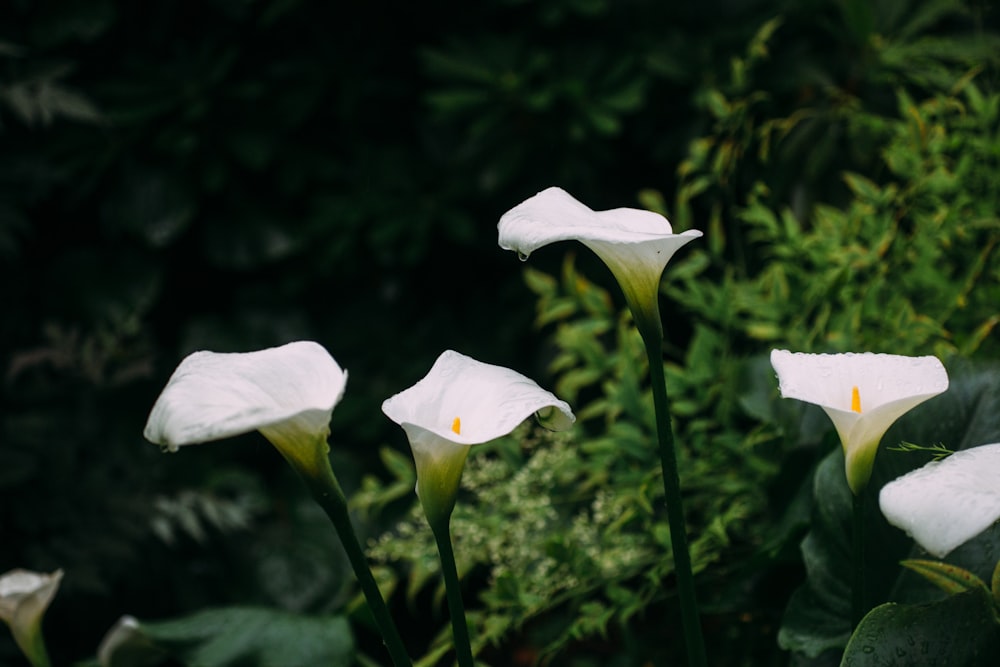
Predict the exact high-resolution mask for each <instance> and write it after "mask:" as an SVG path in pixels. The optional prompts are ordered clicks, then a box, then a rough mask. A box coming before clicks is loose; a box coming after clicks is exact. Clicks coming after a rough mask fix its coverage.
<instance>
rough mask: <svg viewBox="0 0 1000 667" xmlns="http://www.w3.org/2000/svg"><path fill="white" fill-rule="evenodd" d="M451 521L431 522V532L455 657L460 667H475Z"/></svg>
mask: <svg viewBox="0 0 1000 667" xmlns="http://www.w3.org/2000/svg"><path fill="white" fill-rule="evenodd" d="M449 522H450V521H449V519H448V518H447V517H445V518H444V519H441V520H438V521H434V522H431V532H433V533H434V539H435V540H436V541H437V547H438V555H439V556H440V557H441V574H442V576H443V577H444V588H445V592H446V593H447V595H448V613H449V614H450V615H451V633H452V636H453V637H454V640H455V657H456V658H457V659H458V664H459V667H473V665H474V661H473V659H472V644H471V642H470V641H469V626H468V624H467V622H466V620H465V605H464V604H463V603H462V588H461V586H460V584H459V581H458V568H457V567H456V566H455V552H454V551H453V550H452V546H451V530H450V528H449Z"/></svg>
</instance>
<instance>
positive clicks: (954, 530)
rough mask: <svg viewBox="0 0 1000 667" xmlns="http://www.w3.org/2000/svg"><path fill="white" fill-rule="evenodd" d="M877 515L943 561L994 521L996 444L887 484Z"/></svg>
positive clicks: (997, 509) (999, 486)
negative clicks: (879, 511)
mask: <svg viewBox="0 0 1000 667" xmlns="http://www.w3.org/2000/svg"><path fill="white" fill-rule="evenodd" d="M879 505H880V507H881V508H882V514H884V515H885V518H886V519H887V520H888V521H889V523H891V524H892V525H894V526H896V527H897V528H902V529H903V530H905V531H906V532H907V534H909V535H910V536H911V537H913V539H914V540H916V541H917V543H918V544H919V545H920V546H922V547H923V548H924V549H926V550H927V551H928V552H929V553H931V554H933V555H935V556H937V557H938V558H944V557H945V556H947V555H948V554H949V553H950V552H951V551H952V550H953V549H955V548H956V547H958V546H960V545H962V544H964V543H965V542H967V541H968V540H970V539H972V538H973V537H975V536H976V535H978V534H979V533H981V532H983V531H984V530H986V529H987V528H989V527H990V525H992V524H993V522H994V521H996V520H997V519H1000V443H994V444H990V445H983V446H981V447H973V448H972V449H964V450H962V451H960V452H955V453H954V454H952V455H951V456H949V457H948V458H946V459H944V460H943V461H932V462H931V463H928V464H927V465H925V466H923V467H922V468H918V469H916V470H914V471H913V472H910V473H907V474H905V475H903V476H902V477H900V478H898V479H896V480H893V481H892V482H889V483H888V484H886V485H885V486H884V487H882V491H881V492H880V493H879Z"/></svg>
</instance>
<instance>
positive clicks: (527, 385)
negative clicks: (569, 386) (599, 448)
mask: <svg viewBox="0 0 1000 667" xmlns="http://www.w3.org/2000/svg"><path fill="white" fill-rule="evenodd" d="M382 411H383V412H384V413H385V414H386V416H387V417H389V419H391V420H392V421H394V422H395V423H397V424H399V425H400V426H402V427H403V429H404V430H405V431H406V432H407V435H411V436H412V435H414V434H416V433H419V432H420V431H426V432H427V433H430V434H433V435H434V436H436V437H438V438H441V439H443V440H447V441H449V442H452V443H454V444H459V445H476V444H481V443H485V442H489V441H491V440H495V439H497V438H499V437H501V436H504V435H507V434H508V433H510V432H511V431H513V430H514V428H515V427H516V426H517V425H518V424H520V423H521V422H522V421H524V420H525V419H527V418H528V417H530V416H531V415H532V414H536V415H537V416H538V419H539V422H540V423H541V424H542V425H543V426H545V427H546V428H548V429H550V430H553V431H561V430H565V429H568V428H569V427H570V426H572V425H573V422H574V421H576V417H575V416H574V415H573V411H572V409H571V408H570V406H569V404H568V403H566V402H565V401H562V400H560V399H558V398H556V396H555V395H554V394H552V393H551V392H549V391H546V390H545V389H542V388H541V387H539V386H538V384H536V383H535V382H534V381H533V380H531V379H529V378H528V377H525V376H524V375H521V374H520V373H518V372H517V371H514V370H511V369H509V368H504V367H503V366H494V365H492V364H486V363H483V362H481V361H477V360H475V359H473V358H472V357H468V356H466V355H464V354H461V353H459V352H455V351H454V350H447V351H445V352H443V353H442V354H441V355H440V356H439V357H438V358H437V360H436V361H435V362H434V365H433V366H432V367H431V369H430V371H429V372H428V373H427V375H426V376H424V377H423V378H422V379H421V380H420V381H418V382H417V383H416V384H414V385H413V386H411V387H410V388H409V389H406V390H404V391H402V392H400V393H398V394H396V395H394V396H392V397H390V398H388V399H386V400H385V401H384V402H383V403H382ZM456 419H458V420H459V422H458V432H456V428H455V427H456V421H455V420H456Z"/></svg>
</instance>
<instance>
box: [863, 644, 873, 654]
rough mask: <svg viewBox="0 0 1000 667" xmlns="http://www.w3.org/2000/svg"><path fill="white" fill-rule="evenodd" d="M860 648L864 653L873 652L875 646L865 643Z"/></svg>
mask: <svg viewBox="0 0 1000 667" xmlns="http://www.w3.org/2000/svg"><path fill="white" fill-rule="evenodd" d="M861 650H862V651H863V652H865V653H869V654H870V653H874V652H875V647H874V646H872V645H870V644H866V645H865V646H863V647H861Z"/></svg>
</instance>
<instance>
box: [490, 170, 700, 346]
mask: <svg viewBox="0 0 1000 667" xmlns="http://www.w3.org/2000/svg"><path fill="white" fill-rule="evenodd" d="M497 229H498V231H499V243H500V247H501V248H503V249H505V250H513V251H515V252H516V253H517V255H518V257H520V258H521V259H527V257H528V255H530V254H531V253H532V252H534V251H535V250H537V249H538V248H541V247H542V246H545V245H548V244H550V243H554V242H556V241H567V240H576V241H580V242H581V243H583V244H584V245H585V246H587V247H588V248H590V249H591V250H592V251H594V253H595V254H596V255H597V256H598V257H600V258H601V259H602V260H603V261H604V263H605V264H607V266H608V268H609V269H611V272H612V273H613V274H614V276H615V279H616V280H617V281H618V284H619V285H620V286H621V288H622V292H624V293H625V299H626V301H628V304H629V307H630V308H631V309H632V313H633V315H634V316H635V318H636V321H637V323H638V324H639V325H640V326H641V327H643V326H652V327H656V328H657V329H659V328H660V327H661V324H660V315H659V305H658V295H659V287H660V278H661V277H662V276H663V269H664V268H665V267H666V266H667V262H669V261H670V258H671V257H673V255H674V253H675V252H676V251H677V250H678V249H679V248H680V247H681V246H683V245H684V244H686V243H688V242H689V241H692V240H694V239H696V238H698V237H700V236H701V235H702V234H701V232H700V231H697V230H693V229H690V230H687V231H685V232H683V233H681V234H674V233H673V229H672V228H671V226H670V222H669V221H667V219H666V218H664V217H663V216H662V215H660V214H658V213H654V212H652V211H644V210H641V209H634V208H616V209H612V210H608V211H594V210H592V209H590V208H588V207H587V206H585V205H584V204H582V203H580V202H579V201H577V200H576V199H574V198H573V197H572V196H571V195H570V194H569V193H567V192H566V191H565V190H562V189H561V188H556V187H551V188H548V189H546V190H543V191H542V192H539V193H538V194H536V195H535V196H533V197H531V198H529V199H527V200H526V201H524V202H522V203H520V204H518V205H517V206H515V207H514V208H512V209H511V210H509V211H507V212H506V213H505V214H504V215H503V217H501V218H500V222H499V224H498V225H497Z"/></svg>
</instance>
